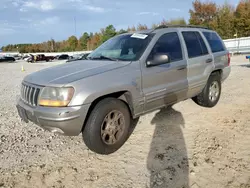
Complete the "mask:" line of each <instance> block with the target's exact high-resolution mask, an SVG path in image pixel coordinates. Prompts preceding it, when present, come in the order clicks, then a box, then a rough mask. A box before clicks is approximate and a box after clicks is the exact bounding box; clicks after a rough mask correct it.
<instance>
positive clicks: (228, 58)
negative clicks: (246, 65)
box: [227, 53, 231, 66]
mask: <svg viewBox="0 0 250 188" xmlns="http://www.w3.org/2000/svg"><path fill="white" fill-rule="evenodd" d="M230 63H231V56H230V53H228V54H227V65H228V66H230Z"/></svg>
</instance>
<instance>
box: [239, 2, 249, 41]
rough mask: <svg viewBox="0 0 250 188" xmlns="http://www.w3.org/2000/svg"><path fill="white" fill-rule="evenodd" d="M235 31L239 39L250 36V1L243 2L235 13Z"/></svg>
mask: <svg viewBox="0 0 250 188" xmlns="http://www.w3.org/2000/svg"><path fill="white" fill-rule="evenodd" d="M235 30H236V31H237V34H238V37H246V36H250V1H249V0H242V1H240V3H239V4H238V6H237V8H236V11H235Z"/></svg>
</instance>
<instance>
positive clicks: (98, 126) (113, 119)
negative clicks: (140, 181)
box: [82, 98, 131, 155]
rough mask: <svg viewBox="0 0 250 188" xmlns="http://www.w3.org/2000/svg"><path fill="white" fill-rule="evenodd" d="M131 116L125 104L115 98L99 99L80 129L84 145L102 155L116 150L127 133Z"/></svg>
mask: <svg viewBox="0 0 250 188" xmlns="http://www.w3.org/2000/svg"><path fill="white" fill-rule="evenodd" d="M130 123H131V116H130V112H129V109H128V107H127V105H126V104H125V103H124V102H122V101H120V100H118V99H115V98H107V99H103V100H102V101H100V102H99V103H98V104H97V105H96V106H95V107H94V109H93V110H92V112H91V113H90V116H89V118H88V120H87V123H86V125H85V128H84V129H83V131H82V133H83V134H82V135H83V140H84V142H85V144H86V146H87V147H88V148H89V149H90V150H92V151H93V152H96V153H98V154H102V155H108V154H111V153H114V152H115V151H117V150H118V149H119V148H120V147H122V145H123V144H124V143H125V142H126V140H127V138H128V135H129V128H130Z"/></svg>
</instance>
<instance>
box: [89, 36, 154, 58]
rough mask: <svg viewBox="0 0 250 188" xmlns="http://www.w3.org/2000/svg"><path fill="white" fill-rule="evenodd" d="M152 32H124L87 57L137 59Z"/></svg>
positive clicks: (149, 39)
mask: <svg viewBox="0 0 250 188" xmlns="http://www.w3.org/2000/svg"><path fill="white" fill-rule="evenodd" d="M152 37H153V34H125V35H119V36H116V37H113V38H111V39H109V40H108V41H106V42H105V43H103V44H102V45H101V46H100V47H98V48H97V49H96V50H94V51H93V52H92V53H91V54H90V55H89V56H88V57H87V58H88V59H93V60H94V59H100V60H121V61H136V60H138V59H139V58H140V57H141V55H142V54H143V52H144V51H145V49H146V47H147V45H148V44H149V42H150V41H151V39H152Z"/></svg>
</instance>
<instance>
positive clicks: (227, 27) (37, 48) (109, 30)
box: [2, 0, 250, 53]
mask: <svg viewBox="0 0 250 188" xmlns="http://www.w3.org/2000/svg"><path fill="white" fill-rule="evenodd" d="M189 13H190V19H189V23H186V21H185V19H184V18H177V19H172V20H162V21H161V22H160V23H155V24H153V25H152V26H147V25H145V24H138V25H137V26H131V27H128V28H126V29H121V30H119V31H117V30H116V29H115V27H114V26H113V25H108V26H107V27H106V28H103V29H101V30H100V32H96V33H87V32H84V33H83V34H82V36H81V37H80V38H79V39H78V38H77V37H76V36H73V35H72V36H70V37H69V38H68V39H67V40H63V41H55V40H54V39H51V40H49V41H46V42H43V43H38V44H14V45H13V44H10V45H7V46H3V47H2V50H3V51H19V52H20V53H28V52H31V53H32V52H64V51H81V50H94V49H95V48H96V47H98V46H99V45H100V44H102V43H103V42H105V41H107V40H108V39H109V38H111V37H113V36H115V35H117V34H121V33H126V32H130V31H136V30H145V29H150V28H155V27H157V26H158V25H160V24H177V25H178V24H182V25H183V24H191V25H200V26H206V27H209V28H211V29H213V30H215V31H217V32H218V33H219V34H220V36H221V37H222V38H223V39H229V38H234V37H248V36H250V0H241V1H239V3H238V4H237V6H236V7H234V6H233V5H231V4H229V3H227V2H226V3H225V4H224V5H218V4H216V3H215V2H212V1H209V2H201V1H200V0H195V1H194V2H193V7H192V9H191V10H190V11H189Z"/></svg>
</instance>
